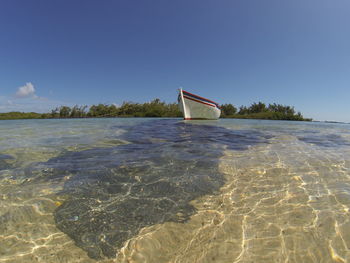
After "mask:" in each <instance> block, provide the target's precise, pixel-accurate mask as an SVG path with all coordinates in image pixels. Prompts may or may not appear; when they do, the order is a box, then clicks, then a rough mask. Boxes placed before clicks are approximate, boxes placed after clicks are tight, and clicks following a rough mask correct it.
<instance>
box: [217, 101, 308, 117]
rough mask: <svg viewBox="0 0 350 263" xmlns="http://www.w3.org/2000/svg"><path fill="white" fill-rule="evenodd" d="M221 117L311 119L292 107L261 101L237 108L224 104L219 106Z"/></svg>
mask: <svg viewBox="0 0 350 263" xmlns="http://www.w3.org/2000/svg"><path fill="white" fill-rule="evenodd" d="M221 117H222V118H236V119H265V120H289V121H311V120H312V119H306V118H304V117H303V115H302V114H301V113H300V112H296V111H295V110H294V107H291V106H285V105H281V104H276V103H274V104H269V105H268V106H266V104H265V103H263V102H258V103H255V102H254V103H253V104H252V105H250V107H246V106H241V107H240V108H239V110H238V112H237V109H236V108H235V107H234V106H233V105H232V104H224V105H222V107H221Z"/></svg>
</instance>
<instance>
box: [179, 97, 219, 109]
mask: <svg viewBox="0 0 350 263" xmlns="http://www.w3.org/2000/svg"><path fill="white" fill-rule="evenodd" d="M184 98H185V99H188V100H193V101H195V102H198V103H202V104H205V105H208V106H211V107H214V108H216V105H213V104H209V103H206V102H204V101H201V100H196V99H194V98H191V97H187V96H186V95H184Z"/></svg>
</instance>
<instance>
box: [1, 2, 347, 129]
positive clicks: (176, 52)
mask: <svg viewBox="0 0 350 263" xmlns="http://www.w3.org/2000/svg"><path fill="white" fill-rule="evenodd" d="M179 87H182V88H183V89H185V90H187V91H190V92H193V93H196V94H198V95H201V96H203V97H207V98H209V99H212V100H214V101H216V102H218V103H219V104H225V103H232V104H234V105H235V106H236V107H239V106H241V105H250V104H251V103H253V102H258V101H262V102H265V103H267V104H268V103H279V104H284V105H291V106H294V107H295V109H296V110H297V111H301V112H302V114H303V115H304V117H309V118H313V119H315V120H321V121H322V120H332V121H344V122H350V114H349V113H350V111H349V109H350V106H349V105H350V103H349V101H350V1H348V0H327V1H325V0H293V1H289V0H288V1H287V0H264V1H262V0H176V1H174V0H148V1H147V0H144V1H140V0H100V1H97V0H95V1H90V0H84V1H83V0H81V1H79V0H75V1H72V0H60V1H47V0H22V1H18V0H2V1H0V112H7V111H13V110H19V111H26V112H27V111H35V112H48V111H50V110H51V109H53V108H54V107H56V106H60V105H69V106H70V105H75V104H78V105H92V104H98V103H108V104H112V103H113V104H117V105H121V104H122V103H123V101H133V102H147V101H150V100H152V99H154V98H159V99H161V100H162V101H165V102H175V101H176V98H177V89H178V88H179Z"/></svg>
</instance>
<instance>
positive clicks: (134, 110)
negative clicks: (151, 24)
mask: <svg viewBox="0 0 350 263" xmlns="http://www.w3.org/2000/svg"><path fill="white" fill-rule="evenodd" d="M103 117H182V113H181V112H180V110H179V108H178V105H177V103H165V102H162V101H160V99H154V100H152V101H151V102H146V103H135V102H124V103H123V104H122V105H121V106H119V107H118V106H116V105H114V104H97V105H92V106H90V107H88V106H86V105H83V106H79V105H75V106H73V107H69V106H61V107H57V108H55V109H53V110H51V112H48V113H43V114H40V113H35V112H30V113H26V112H8V113H0V119H50V118H103ZM221 117H223V118H245V119H270V120H298V121H305V120H307V121H310V120H311V119H305V118H304V117H303V116H302V114H301V113H300V112H296V111H295V110H294V107H291V106H284V105H281V104H276V103H274V104H269V105H268V106H267V105H266V104H265V103H262V102H258V103H253V104H251V105H250V106H249V107H246V106H241V107H240V108H239V109H237V108H236V107H235V106H234V105H232V104H223V105H221Z"/></svg>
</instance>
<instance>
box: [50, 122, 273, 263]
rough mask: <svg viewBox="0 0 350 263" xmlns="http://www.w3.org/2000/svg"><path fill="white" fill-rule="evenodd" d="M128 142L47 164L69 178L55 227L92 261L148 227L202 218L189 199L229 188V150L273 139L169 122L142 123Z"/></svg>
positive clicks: (127, 136)
mask: <svg viewBox="0 0 350 263" xmlns="http://www.w3.org/2000/svg"><path fill="white" fill-rule="evenodd" d="M124 139H125V140H127V141H128V142H129V144H127V145H121V146H118V147H109V148H99V149H90V150H86V151H81V152H70V153H67V154H65V155H63V156H59V157H57V158H53V159H51V160H50V161H49V162H47V164H46V165H48V166H52V167H54V170H56V172H54V175H53V176H54V177H56V176H60V177H64V176H67V175H70V179H68V180H67V181H66V182H65V187H64V190H63V192H62V193H63V194H64V195H65V196H68V200H67V201H66V202H64V204H63V205H62V206H60V207H59V208H58V209H57V210H56V212H55V220H56V224H57V226H58V228H59V229H61V230H62V231H63V232H65V233H67V234H68V235H69V236H70V237H71V238H72V239H74V241H75V242H76V244H77V245H78V246H80V247H81V248H83V249H85V250H86V251H87V252H88V254H89V256H90V257H92V258H103V257H115V256H116V254H117V251H118V249H120V248H121V247H122V246H123V244H124V242H125V241H127V240H128V239H130V238H131V237H133V236H135V235H136V234H137V233H138V232H139V230H140V229H142V228H144V227H146V226H150V225H155V224H160V223H163V222H185V221H187V220H188V219H189V217H190V216H191V215H193V214H194V213H195V208H194V207H193V206H192V205H190V204H189V202H190V201H191V200H193V199H196V198H198V197H200V196H203V195H206V194H210V193H214V192H216V191H218V190H219V189H220V187H221V186H222V185H223V184H224V176H223V174H222V173H220V171H219V170H218V160H219V158H220V157H221V156H222V153H223V150H224V149H225V148H226V147H228V148H231V149H236V150H244V149H247V148H248V147H249V146H252V145H256V144H258V143H262V142H266V138H265V137H264V135H263V134H261V133H259V132H251V133H249V132H246V133H245V132H244V131H239V132H236V131H233V130H229V129H225V128H221V127H217V126H212V125H191V124H184V123H182V122H176V121H167V120H162V121H152V122H146V123H144V124H141V125H137V126H135V127H133V128H131V129H130V130H129V131H128V133H126V134H125V136H124ZM57 170H58V171H59V172H57ZM45 178H46V179H47V178H50V177H45Z"/></svg>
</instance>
